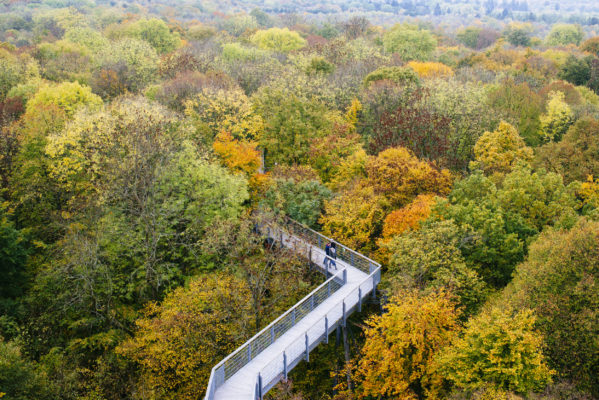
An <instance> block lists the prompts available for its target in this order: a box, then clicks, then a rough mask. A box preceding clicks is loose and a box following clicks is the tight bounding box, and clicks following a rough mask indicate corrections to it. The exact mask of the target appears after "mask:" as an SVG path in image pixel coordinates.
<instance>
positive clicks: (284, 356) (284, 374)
mask: <svg viewBox="0 0 599 400" xmlns="http://www.w3.org/2000/svg"><path fill="white" fill-rule="evenodd" d="M283 377H284V378H285V382H287V353H285V352H283Z"/></svg>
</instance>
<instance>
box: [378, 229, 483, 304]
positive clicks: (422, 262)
mask: <svg viewBox="0 0 599 400" xmlns="http://www.w3.org/2000/svg"><path fill="white" fill-rule="evenodd" d="M462 238H463V233H462V232H461V230H460V228H459V227H458V226H457V225H456V224H455V223H454V222H453V221H451V220H449V221H440V222H434V223H424V226H423V227H422V228H421V229H419V230H415V231H407V232H404V233H403V234H401V235H397V236H395V237H394V238H393V239H392V240H391V241H389V242H388V243H387V244H386V245H385V248H386V250H387V251H388V252H389V254H390V257H389V263H388V264H387V265H388V269H389V274H390V282H391V287H392V288H404V289H412V288H416V289H419V290H428V291H430V290H439V289H441V288H443V289H445V290H446V291H447V292H449V293H452V294H453V295H454V296H455V297H456V300H457V302H458V303H459V304H460V305H461V306H463V307H464V311H465V313H466V315H471V314H472V313H473V312H474V311H475V310H476V309H477V308H478V306H480V305H481V304H482V301H483V300H484V299H485V296H486V285H485V283H484V282H483V281H482V280H481V278H480V277H479V276H478V274H477V273H476V272H475V271H474V270H472V269H471V268H469V267H468V266H466V262H465V260H464V257H463V256H462V252H461V250H460V242H461V240H462Z"/></svg>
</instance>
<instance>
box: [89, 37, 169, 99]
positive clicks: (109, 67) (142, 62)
mask: <svg viewBox="0 0 599 400" xmlns="http://www.w3.org/2000/svg"><path fill="white" fill-rule="evenodd" d="M98 62H99V65H100V68H99V69H98V70H97V71H96V72H95V76H96V79H97V77H98V74H102V71H105V73H110V72H109V71H112V74H114V77H115V79H116V80H117V82H118V83H116V84H117V85H121V86H122V87H124V88H126V89H127V90H129V91H131V92H137V91H139V90H141V89H142V88H144V87H145V86H147V85H148V84H149V83H151V82H153V81H154V80H155V78H156V73H157V71H158V54H157V53H156V50H155V49H154V48H153V47H152V46H151V45H150V44H149V43H148V42H145V41H143V40H139V39H121V40H118V41H116V42H113V43H111V45H110V46H109V47H107V48H105V49H104V51H102V52H101V53H100V54H99V55H98ZM109 82H110V80H109Z"/></svg>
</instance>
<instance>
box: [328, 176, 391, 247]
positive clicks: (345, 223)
mask: <svg viewBox="0 0 599 400" xmlns="http://www.w3.org/2000/svg"><path fill="white" fill-rule="evenodd" d="M384 203H385V199H384V197H382V196H379V195H376V194H375V192H374V189H373V188H372V187H369V186H365V185H360V184H358V185H355V186H354V187H352V188H351V189H349V190H347V191H346V192H344V193H343V194H342V195H341V196H337V197H335V198H333V199H332V200H330V201H328V202H326V203H325V213H324V215H323V216H322V217H321V219H320V223H321V224H322V225H323V227H322V230H323V233H324V234H325V235H327V236H330V237H333V238H335V240H338V241H340V242H341V243H343V244H344V245H346V246H349V247H351V248H354V249H358V250H361V251H364V252H370V251H373V250H374V242H375V240H374V239H375V238H376V235H377V234H378V233H379V232H380V230H381V225H382V221H383V218H384V217H385V213H384V207H383V205H384Z"/></svg>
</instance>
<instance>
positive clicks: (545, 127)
mask: <svg viewBox="0 0 599 400" xmlns="http://www.w3.org/2000/svg"><path fill="white" fill-rule="evenodd" d="M540 121H541V138H542V139H543V141H544V142H558V141H560V140H561V138H562V136H563V135H564V134H565V133H566V132H567V131H568V128H569V127H570V125H572V122H573V115H572V110H571V109H570V107H569V106H568V105H567V104H566V103H565V102H564V94H563V93H562V92H552V93H550V94H549V101H548V102H547V113H546V114H543V115H541V117H540Z"/></svg>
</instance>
